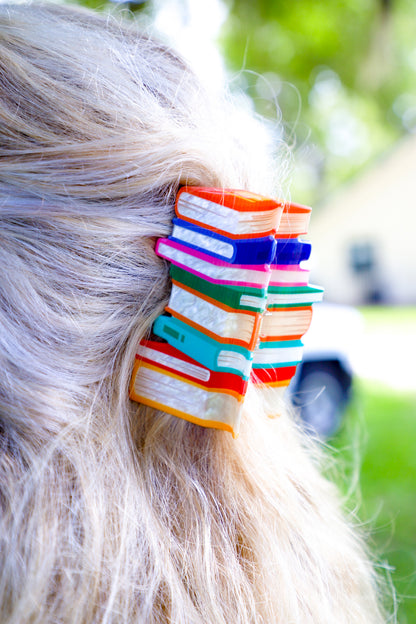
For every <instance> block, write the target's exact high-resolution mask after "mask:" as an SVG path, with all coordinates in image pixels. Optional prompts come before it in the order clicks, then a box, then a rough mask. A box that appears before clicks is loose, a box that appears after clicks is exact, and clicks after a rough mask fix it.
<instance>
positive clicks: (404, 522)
mask: <svg viewBox="0 0 416 624" xmlns="http://www.w3.org/2000/svg"><path fill="white" fill-rule="evenodd" d="M378 320H380V319H378ZM354 395H355V396H354V399H353V401H352V403H351V405H350V407H349V409H348V412H347V415H346V418H345V425H344V427H343V429H342V430H341V431H340V432H339V434H338V435H337V436H336V437H335V438H334V439H333V440H332V441H331V443H332V445H333V446H334V447H335V449H337V454H338V455H339V456H340V460H341V462H340V463H342V460H346V463H347V464H348V461H349V460H351V459H352V458H353V456H354V455H355V452H354V450H353V449H354V448H355V447H356V444H355V442H354V441H357V439H358V440H359V443H358V446H359V451H358V452H359V456H360V459H361V472H360V492H361V505H360V512H359V515H360V518H361V520H362V521H363V522H365V523H369V525H370V526H371V529H372V531H371V541H372V544H371V546H372V548H373V551H374V552H375V553H376V555H377V556H378V557H379V559H380V560H384V561H387V562H388V565H389V566H390V567H391V568H392V570H391V577H392V580H393V583H394V586H395V588H396V592H397V597H398V615H397V617H398V622H399V624H413V623H414V622H416V394H414V395H413V394H411V393H408V394H402V393H398V392H394V391H392V390H388V389H386V387H385V386H382V385H377V384H375V383H374V382H371V383H370V382H366V381H364V380H358V382H357V383H356V387H355V393H354ZM343 486H344V488H345V487H346V485H345V483H344V484H343Z"/></svg>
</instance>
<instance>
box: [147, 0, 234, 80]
mask: <svg viewBox="0 0 416 624" xmlns="http://www.w3.org/2000/svg"><path fill="white" fill-rule="evenodd" d="M227 13H228V11H227V9H226V7H225V5H224V4H223V3H222V2H221V0H159V2H158V3H157V4H156V19H155V26H156V28H157V30H159V31H160V32H162V33H164V34H166V35H167V36H168V37H169V39H170V40H171V41H172V44H173V46H174V47H175V48H176V49H177V50H178V51H179V52H180V53H181V54H182V56H184V57H185V59H186V60H187V61H188V63H189V64H190V65H191V67H193V69H194V70H195V72H196V73H197V75H198V77H199V78H200V80H202V81H203V82H204V83H205V84H206V86H207V87H209V88H210V89H218V88H219V87H220V85H221V84H222V83H223V82H224V76H225V69H224V62H223V60H222V57H221V54H220V52H219V51H218V49H217V45H216V37H217V36H218V33H219V30H220V28H221V26H222V24H223V23H224V21H225V20H226V18H227Z"/></svg>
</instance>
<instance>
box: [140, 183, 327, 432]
mask: <svg viewBox="0 0 416 624" xmlns="http://www.w3.org/2000/svg"><path fill="white" fill-rule="evenodd" d="M175 212H176V215H177V217H175V218H174V219H173V231H172V234H171V235H170V236H169V237H168V238H162V239H159V241H158V242H157V244H156V253H157V254H158V255H159V256H161V257H163V258H165V259H166V260H168V261H169V262H170V263H171V265H170V276H171V278H172V290H171V294H170V298H169V302H168V304H167V306H166V308H165V313H164V314H162V315H161V316H159V317H158V318H157V319H156V321H155V322H154V324H153V333H154V334H155V335H156V336H157V337H158V340H142V341H141V343H140V345H139V348H138V353H137V356H136V363H135V366H134V370H133V376H132V381H131V387H130V396H131V398H132V399H133V400H136V401H140V402H142V403H144V404H147V405H150V406H152V407H155V408H158V409H162V410H164V411H166V412H168V413H170V414H173V415H176V416H178V417H180V418H184V419H186V420H189V421H191V422H193V423H198V424H200V425H202V426H205V427H212V428H218V429H225V430H228V431H231V432H232V433H233V435H234V436H236V435H237V433H238V430H239V426H240V418H241V412H242V405H243V400H244V396H245V393H246V391H247V384H248V381H249V379H251V381H252V382H253V383H254V384H255V385H256V386H257V387H258V388H268V387H269V388H276V389H277V391H279V392H280V390H282V391H283V390H284V388H285V387H286V386H287V385H288V384H289V382H290V380H291V379H292V377H293V375H294V374H295V371H296V365H297V364H298V363H299V362H300V360H301V357H302V350H303V344H302V342H301V340H300V338H301V337H302V336H303V334H304V333H305V331H306V330H307V327H308V326H309V323H310V320H311V314H312V308H311V306H312V303H314V302H316V301H320V300H321V298H322V289H321V288H319V287H316V286H311V285H308V279H309V271H308V270H307V269H305V268H304V267H303V266H302V262H303V261H305V260H307V259H308V258H309V255H310V252H311V245H310V243H309V242H308V241H304V240H301V239H299V238H298V237H299V236H301V235H304V234H306V233H307V228H308V223H309V219H310V212H311V210H310V208H308V207H306V206H301V205H299V204H293V203H290V204H289V203H286V204H284V203H283V202H279V201H275V200H271V199H268V198H264V197H261V196H259V195H256V194H254V193H249V192H246V191H231V190H227V189H212V188H201V187H184V188H182V189H181V190H180V191H179V193H178V196H177V201H176V206H175ZM271 396H274V397H276V396H277V394H276V393H275V394H273V395H271ZM279 396H280V395H279ZM269 398H270V397H269ZM269 403H270V401H269ZM269 411H270V407H268V412H269ZM271 411H273V410H271Z"/></svg>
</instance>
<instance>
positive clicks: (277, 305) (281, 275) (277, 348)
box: [251, 204, 323, 389]
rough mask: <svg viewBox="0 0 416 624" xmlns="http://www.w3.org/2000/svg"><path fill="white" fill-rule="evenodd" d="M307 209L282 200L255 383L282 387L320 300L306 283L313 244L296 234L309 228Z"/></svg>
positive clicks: (319, 290) (290, 374)
mask: <svg viewBox="0 0 416 624" xmlns="http://www.w3.org/2000/svg"><path fill="white" fill-rule="evenodd" d="M310 214H311V209H310V208H308V207H307V206H301V205H299V204H286V206H285V209H284V211H283V214H282V217H281V220H280V224H279V229H278V232H277V235H276V251H275V256H274V258H273V260H272V263H271V265H270V268H271V277H270V282H269V287H268V291H267V306H266V311H265V313H264V315H263V319H262V325H261V330H260V341H259V344H258V345H257V348H256V349H255V352H254V359H253V370H252V374H251V378H252V381H253V382H254V383H255V384H256V385H259V386H260V385H262V384H266V385H267V387H275V388H283V389H284V388H286V386H288V385H289V383H290V380H291V379H292V377H293V376H294V374H295V372H296V366H297V365H298V364H299V362H300V361H301V359H302V352H303V343H302V342H301V338H302V336H303V335H304V334H305V332H306V331H307V330H308V328H309V325H310V323H311V320H312V304H313V303H316V302H318V301H321V299H322V295H323V289H322V288H320V287H318V286H312V285H311V284H308V280H309V271H308V270H307V269H304V268H301V266H300V265H301V262H303V261H305V260H308V259H309V256H310V253H311V244H310V243H309V242H307V241H303V240H301V239H300V238H299V237H300V236H302V235H304V234H307V231H308V226H309V220H310Z"/></svg>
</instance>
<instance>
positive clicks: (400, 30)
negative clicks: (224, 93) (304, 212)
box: [221, 0, 416, 201]
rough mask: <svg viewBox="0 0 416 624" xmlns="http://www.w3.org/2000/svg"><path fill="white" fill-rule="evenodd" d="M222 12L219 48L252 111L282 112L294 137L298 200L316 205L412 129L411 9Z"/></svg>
mask: <svg viewBox="0 0 416 624" xmlns="http://www.w3.org/2000/svg"><path fill="white" fill-rule="evenodd" d="M228 6H229V10H230V14H229V19H228V21H227V23H226V25H225V28H224V29H223V32H222V37H221V44H222V46H223V49H224V51H225V54H226V56H227V58H228V60H229V64H230V67H231V68H232V69H233V70H234V71H238V72H239V74H238V76H239V81H240V84H241V85H242V86H243V87H244V89H245V90H246V91H247V92H248V93H250V95H251V96H252V97H253V100H254V101H255V105H256V109H257V110H258V111H259V112H261V113H262V114H263V115H265V116H266V117H270V118H273V117H276V115H277V116H278V117H279V115H281V117H282V119H283V120H284V121H285V122H286V124H287V131H288V136H289V137H290V136H293V135H294V137H295V141H296V145H297V150H296V151H297V156H298V167H296V170H297V172H298V176H297V181H296V183H295V191H297V192H298V193H300V194H301V195H302V199H303V200H306V201H313V200H315V199H317V198H318V197H319V196H320V195H322V194H324V193H326V192H328V190H329V189H330V188H331V187H333V186H334V185H337V184H339V183H340V182H342V181H343V180H345V179H347V178H348V177H349V176H351V175H353V174H354V173H356V172H357V171H358V170H359V169H360V168H361V167H363V166H364V165H365V164H366V163H367V162H368V161H369V160H370V159H371V158H373V157H374V156H375V155H377V154H379V153H380V151H382V150H383V149H385V148H386V147H388V146H389V145H391V143H392V142H393V141H394V140H396V139H397V138H398V136H400V134H401V133H403V131H413V130H414V129H416V99H415V95H414V94H415V71H416V47H415V41H414V33H415V27H416V3H414V2H411V1H410V0H395V1H393V0H336V1H333V2H328V3H324V2H320V1H319V0H296V1H293V0H276V1H274V0H257V2H251V1H250V0H235V1H234V2H232V0H228ZM246 69H247V70H250V71H244V70H246ZM293 86H294V87H295V89H294V88H293ZM309 134H310V136H309ZM296 187H297V188H296Z"/></svg>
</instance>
